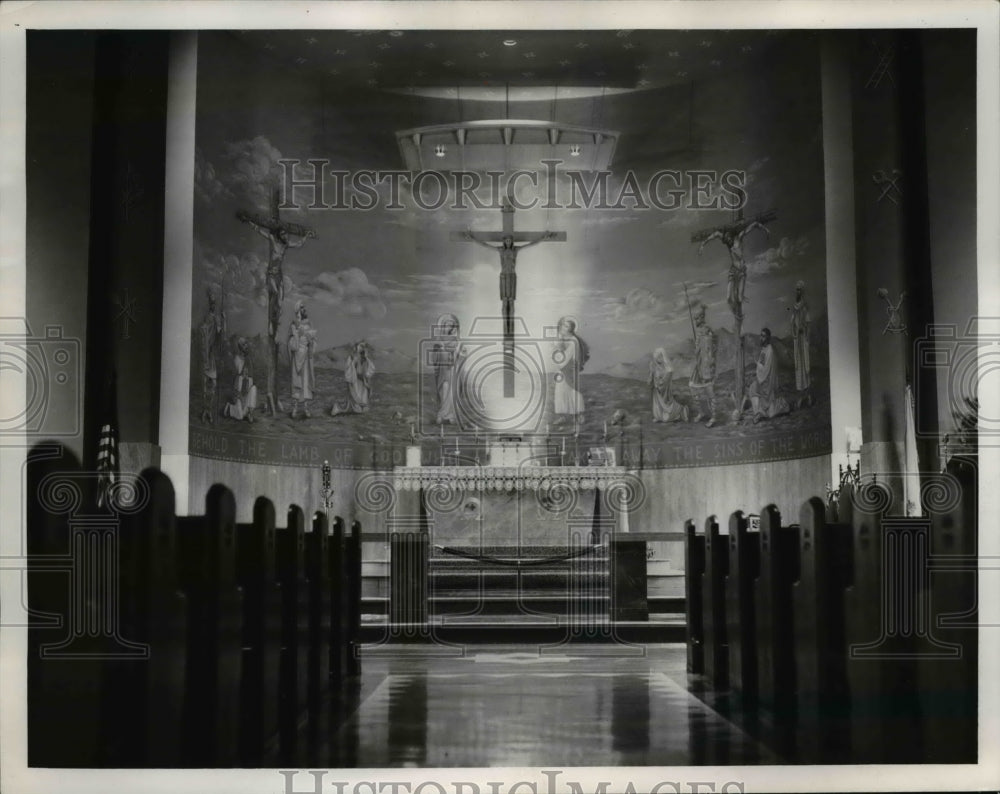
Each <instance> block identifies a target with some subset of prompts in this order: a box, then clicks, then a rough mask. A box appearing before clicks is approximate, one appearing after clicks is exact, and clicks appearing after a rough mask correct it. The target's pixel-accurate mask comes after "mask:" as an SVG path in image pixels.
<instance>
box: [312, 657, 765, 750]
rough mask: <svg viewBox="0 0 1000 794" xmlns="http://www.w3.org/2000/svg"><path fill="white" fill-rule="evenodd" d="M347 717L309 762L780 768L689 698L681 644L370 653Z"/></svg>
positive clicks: (317, 742)
mask: <svg viewBox="0 0 1000 794" xmlns="http://www.w3.org/2000/svg"><path fill="white" fill-rule="evenodd" d="M362 667H363V674H362V677H361V680H360V682H358V684H357V686H356V689H355V691H354V693H353V694H352V695H348V702H346V703H345V704H344V705H345V706H346V709H345V713H347V714H348V716H347V717H346V719H345V720H344V721H342V722H341V723H340V724H339V725H336V724H331V725H329V726H328V729H327V730H326V731H323V738H322V739H320V738H319V737H318V736H315V735H314V737H313V741H311V742H309V745H311V747H309V748H308V751H307V748H305V747H303V748H302V749H303V751H307V752H308V756H309V758H308V759H306V758H305V757H303V758H302V759H301V760H303V761H306V760H308V761H310V762H312V763H319V764H321V765H323V766H326V767H331V768H338V767H339V768H346V767H354V768H357V767H540V766H544V765H549V764H559V765H565V766H693V765H706V764H711V765H722V764H769V763H780V759H779V758H777V757H776V756H774V755H773V754H772V753H771V752H770V751H769V750H768V749H767V748H765V747H764V746H762V745H761V744H760V743H758V742H757V741H755V740H754V739H753V738H751V736H749V735H748V734H747V733H745V732H744V731H743V730H741V729H740V728H739V727H737V726H736V725H734V724H733V723H732V722H730V721H729V720H727V719H725V718H723V717H722V716H721V715H720V714H719V713H718V712H717V711H715V710H714V709H712V708H710V707H709V706H708V705H706V703H705V702H703V701H702V700H701V699H699V698H698V697H696V696H695V695H694V694H692V693H691V692H690V691H689V690H688V678H687V673H686V672H685V650H684V646H683V645H659V646H620V647H617V646H608V645H600V646H588V645H573V644H569V645H563V646H549V647H542V646H528V645H520V646H496V645H488V646H478V647H477V646H464V647H462V646H455V647H450V648H448V647H438V646H419V645H410V646H406V645H397V646H383V647H375V648H370V650H369V651H368V652H367V653H366V654H365V655H364V656H363V661H362Z"/></svg>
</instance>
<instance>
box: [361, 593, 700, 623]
mask: <svg viewBox="0 0 1000 794" xmlns="http://www.w3.org/2000/svg"><path fill="white" fill-rule="evenodd" d="M497 601H500V599H497ZM438 603H439V604H440V606H441V609H439V610H438V611H437V613H436V614H439V615H441V614H449V615H462V614H473V613H476V612H477V611H478V613H479V614H484V611H483V610H477V608H478V606H479V605H480V604H481V603H482V602H481V601H480V599H479V598H478V597H464V596H444V597H442V598H440V599H439V602H438ZM361 612H362V614H363V615H364V616H365V617H366V618H367V619H368V620H370V621H378V620H383V621H384V620H385V619H386V615H388V614H389V599H388V598H385V597H382V596H370V597H366V598H364V599H362V602H361ZM649 614H650V619H651V620H652V619H654V616H655V618H656V619H660V616H662V618H663V619H668V620H669V619H673V620H680V621H683V620H684V614H685V613H684V598H683V596H681V597H677V596H665V597H657V596H650V597H649Z"/></svg>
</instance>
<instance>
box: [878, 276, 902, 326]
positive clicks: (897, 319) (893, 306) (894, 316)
mask: <svg viewBox="0 0 1000 794" xmlns="http://www.w3.org/2000/svg"><path fill="white" fill-rule="evenodd" d="M878 296H879V297H880V298H881V299H882V300H884V301H885V313H886V314H887V315H888V316H889V319H888V321H887V322H886V324H885V328H883V329H882V335H883V336H885V335H886V334H887V333H889V334H902V333H906V323H904V322H903V316H902V314H901V312H900V307H902V305H903V300H904V299H905V298H906V293H905V292H901V293H900V294H899V300H898V301H896V302H895V303H893V302H892V301H891V300H889V290H887V289H886V288H885V287H881V288H880V289H879V291H878Z"/></svg>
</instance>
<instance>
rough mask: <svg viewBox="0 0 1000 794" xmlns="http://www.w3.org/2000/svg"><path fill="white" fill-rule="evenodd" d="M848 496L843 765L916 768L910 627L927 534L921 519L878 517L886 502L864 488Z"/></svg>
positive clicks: (918, 738) (918, 737)
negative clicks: (846, 755) (847, 742)
mask: <svg viewBox="0 0 1000 794" xmlns="http://www.w3.org/2000/svg"><path fill="white" fill-rule="evenodd" d="M883 493H885V492H883ZM855 496H856V498H855V499H854V500H853V502H852V505H851V512H852V515H851V525H852V527H853V530H854V531H853V560H854V564H853V578H852V582H851V585H850V587H848V589H847V592H846V594H845V626H846V640H847V649H848V654H847V680H848V686H849V688H850V701H851V713H850V738H851V759H852V760H853V761H855V762H857V763H905V762H910V763H917V762H919V761H920V759H921V756H922V733H921V714H920V708H919V696H918V692H917V689H916V658H915V652H916V651H917V645H916V642H915V641H916V640H917V635H916V634H915V632H913V631H912V630H911V626H912V625H915V623H912V624H911V621H916V620H919V617H920V616H919V609H918V593H917V587H916V582H917V581H918V578H919V576H920V573H921V569H922V568H923V565H924V564H925V563H923V562H921V561H919V559H918V558H919V546H920V545H921V544H923V543H924V542H925V540H926V537H925V538H924V540H921V537H920V536H921V535H923V536H926V535H927V534H928V531H927V528H926V526H925V525H923V521H922V520H917V521H913V520H911V519H906V518H887V517H884V516H883V515H882V512H883V509H884V506H886V505H888V503H889V502H890V501H891V497H890V496H886V497H884V498H882V497H881V496H880V495H879V493H878V492H875V491H872V490H871V488H870V486H862V487H861V488H859V489H858V491H857V492H856V494H855ZM840 516H841V518H842V519H844V518H845V512H844V506H843V505H841V510H840ZM924 553H926V549H925V550H924Z"/></svg>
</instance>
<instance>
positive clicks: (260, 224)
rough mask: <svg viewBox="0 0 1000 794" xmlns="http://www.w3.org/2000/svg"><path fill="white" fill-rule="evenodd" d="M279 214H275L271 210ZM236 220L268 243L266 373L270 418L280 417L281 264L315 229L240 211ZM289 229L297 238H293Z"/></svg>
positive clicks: (283, 290)
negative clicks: (277, 377) (277, 392)
mask: <svg viewBox="0 0 1000 794" xmlns="http://www.w3.org/2000/svg"><path fill="white" fill-rule="evenodd" d="M272 212H273V213H274V214H275V215H276V212H275V211H274V210H272ZM236 217H237V218H239V220H240V221H242V222H243V223H245V224H247V225H248V226H249V227H250V228H251V229H253V230H254V231H255V232H257V234H259V235H260V236H261V237H263V238H264V239H265V240H267V242H268V246H267V247H268V262H267V272H266V274H265V277H266V281H267V338H268V341H269V343H270V347H271V351H270V356H269V368H268V373H267V408H268V411H269V412H270V414H271V416H274V415H276V414H277V406H276V403H275V384H274V381H275V369H276V368H277V361H278V351H277V345H278V326H279V325H280V324H281V304H282V302H283V301H284V299H285V286H284V272H283V270H282V265H283V263H284V259H285V252H286V251H288V249H289V248H301V247H302V246H303V245H305V242H306V240H307V239H309V238H312V237H315V236H316V233H315V232H314V231H313V230H312V229H306V228H304V227H302V228H300V227H297V226H291V227H289V226H287V225H286V224H283V223H281V222H280V221H278V220H273V221H270V222H265V221H263V220H262V219H260V218H257V217H254V216H252V215H250V214H249V213H246V212H238V213H237V214H236ZM289 230H291V233H292V234H293V235H295V239H290V237H289Z"/></svg>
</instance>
